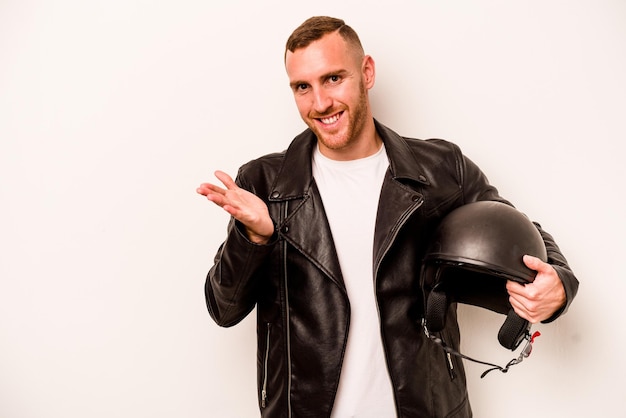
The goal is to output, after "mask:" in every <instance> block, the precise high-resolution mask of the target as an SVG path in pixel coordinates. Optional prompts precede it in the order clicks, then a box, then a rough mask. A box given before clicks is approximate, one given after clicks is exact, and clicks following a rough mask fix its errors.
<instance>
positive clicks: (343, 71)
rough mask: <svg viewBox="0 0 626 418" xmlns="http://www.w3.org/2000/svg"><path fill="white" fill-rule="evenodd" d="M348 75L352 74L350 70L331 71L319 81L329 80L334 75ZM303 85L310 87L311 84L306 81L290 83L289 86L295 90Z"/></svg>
mask: <svg viewBox="0 0 626 418" xmlns="http://www.w3.org/2000/svg"><path fill="white" fill-rule="evenodd" d="M347 74H350V72H349V71H348V70H345V69H340V70H336V71H329V72H327V73H324V74H322V75H321V76H320V77H319V80H327V79H328V78H329V77H331V76H334V75H339V76H342V77H343V76H346V75H347ZM301 84H306V85H309V84H310V83H308V82H306V81H297V80H295V81H292V82H290V83H289V86H290V87H291V88H292V89H293V88H296V87H297V86H299V85H301Z"/></svg>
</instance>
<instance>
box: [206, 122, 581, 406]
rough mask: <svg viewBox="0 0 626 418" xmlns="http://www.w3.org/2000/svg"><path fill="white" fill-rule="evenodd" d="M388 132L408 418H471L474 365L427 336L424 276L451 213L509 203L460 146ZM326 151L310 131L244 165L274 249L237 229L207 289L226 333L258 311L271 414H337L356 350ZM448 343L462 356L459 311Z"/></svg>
mask: <svg viewBox="0 0 626 418" xmlns="http://www.w3.org/2000/svg"><path fill="white" fill-rule="evenodd" d="M376 128H377V130H378V133H379V134H380V136H381V137H382V139H383V142H384V143H385V147H386V151H387V155H388V157H389V162H390V167H389V170H388V172H387V174H386V177H385V181H384V184H383V187H382V191H381V194H380V203H379V210H378V217H377V221H376V231H375V237H374V265H373V266H372V269H373V271H374V280H375V287H376V292H377V300H378V310H379V313H380V321H381V333H382V339H383V344H384V349H385V355H386V358H387V363H388V367H389V373H390V376H391V381H392V384H393V389H394V394H395V402H396V409H397V414H398V417H420V418H422V417H471V416H472V413H471V409H470V405H469V400H468V395H467V389H466V384H465V372H464V369H463V365H462V364H461V362H460V361H457V359H456V358H452V359H451V361H450V360H449V359H448V358H447V357H446V355H445V354H444V352H443V351H442V349H441V348H440V347H439V346H437V345H436V344H434V343H433V342H432V341H430V340H428V339H427V338H426V337H425V335H424V333H423V331H422V329H421V328H420V319H421V317H422V312H423V296H422V293H421V290H420V286H419V272H420V266H421V260H422V258H423V254H424V251H425V246H426V244H427V242H428V240H429V237H430V236H431V233H432V232H433V228H434V227H435V226H436V225H437V224H438V221H439V220H440V219H441V218H442V217H443V216H445V215H446V214H447V213H448V212H450V211H451V210H452V209H454V208H456V207H458V206H460V205H463V204H466V203H469V202H473V201H477V200H498V201H504V200H503V199H502V198H501V197H500V196H499V195H498V192H497V190H496V189H495V188H494V187H492V186H491V185H489V183H488V181H487V179H486V177H485V176H484V175H483V173H482V172H481V171H480V170H479V169H478V167H477V166H476V165H475V164H474V163H472V162H471V161H470V160H469V159H467V158H466V157H464V156H463V155H462V154H461V152H460V150H459V148H458V147H457V146H455V145H454V144H451V143H449V142H446V141H443V140H427V141H423V140H416V139H408V138H403V137H400V136H399V135H397V134H396V133H395V132H393V131H391V130H390V129H388V128H386V127H385V126H383V125H381V124H379V123H378V122H376ZM315 144H316V138H315V136H314V134H313V133H312V132H311V131H309V130H306V131H304V132H303V133H302V134H300V135H299V136H297V137H296V138H295V139H294V141H293V142H292V143H291V145H290V146H289V148H288V149H287V151H285V152H282V153H276V154H271V155H267V156H264V157H262V158H259V159H257V160H254V161H251V162H249V163H248V164H246V165H244V166H243V167H241V169H240V170H239V173H238V176H237V183H238V184H239V185H240V186H241V187H243V188H245V189H247V190H250V191H252V192H253V193H255V194H256V195H258V196H259V197H261V198H262V199H263V200H264V201H265V202H266V203H267V206H268V208H269V212H270V215H271V217H272V219H273V220H274V222H275V224H276V233H275V234H274V237H273V238H272V240H271V241H270V242H269V243H268V244H267V245H256V244H253V243H252V242H250V241H249V240H248V239H247V238H246V236H245V233H244V232H243V229H242V227H241V225H239V224H238V222H236V221H233V220H231V222H230V224H229V228H228V235H227V239H226V241H225V242H224V243H223V244H222V246H221V247H220V249H219V251H218V252H217V255H216V257H215V264H214V266H213V267H212V268H211V270H210V272H209V274H208V277H207V280H206V287H205V291H206V301H207V305H208V308H209V312H210V314H211V316H212V318H213V319H214V320H215V321H216V322H217V323H218V324H219V325H221V326H232V325H235V324H236V323H238V322H239V321H241V320H242V319H243V318H244V317H245V316H246V315H247V314H248V313H250V311H252V310H253V308H254V307H255V306H256V307H257V318H258V322H257V332H258V351H257V365H258V385H259V395H258V396H259V407H260V410H261V414H262V416H263V417H294V418H295V417H311V418H321V417H328V416H330V412H331V409H332V406H333V401H334V398H335V394H336V391H337V385H338V382H339V373H340V371H341V363H342V358H343V354H344V349H345V346H346V340H347V334H348V327H349V323H350V303H349V301H348V297H347V294H346V290H345V287H344V283H343V279H342V276H341V270H340V268H339V262H338V260H337V254H336V252H335V248H334V245H333V239H332V236H331V232H330V228H329V225H328V222H327V220H326V217H325V214H324V209H323V205H322V201H321V198H320V195H319V192H318V190H317V187H316V185H315V181H314V180H313V177H312V174H311V152H312V150H313V147H314V146H315ZM537 227H538V228H539V230H540V231H541V233H542V235H543V237H544V241H545V243H546V246H547V249H548V256H549V262H550V263H551V264H553V265H554V266H555V268H556V269H557V271H558V274H559V276H560V278H561V280H562V281H563V283H564V285H565V290H566V293H567V305H569V303H570V302H571V300H572V299H573V297H574V295H575V293H576V291H577V287H578V281H577V280H576V278H575V277H574V275H573V274H572V272H571V271H570V269H569V267H568V266H567V262H566V260H565V259H564V257H563V256H562V254H561V253H560V251H559V249H558V247H557V246H556V244H555V243H554V241H553V239H552V237H551V236H550V235H548V234H547V233H545V232H544V231H542V230H541V228H540V227H539V225H537ZM354 239H355V240H358V239H359V237H358V236H355V237H354ZM566 308H567V306H566V307H564V309H562V310H561V311H560V312H558V313H557V314H556V315H555V316H554V318H556V317H557V316H558V315H560V314H561V313H563V312H564V311H565V310H566ZM554 318H551V319H554ZM372 326H375V325H374V324H372ZM442 337H443V339H444V340H445V341H446V343H447V344H448V345H451V346H452V347H454V348H457V349H458V346H459V340H460V336H459V328H458V324H457V320H456V307H455V306H451V307H450V310H449V313H448V317H447V318H446V329H445V330H444V332H442ZM494 337H495V331H494Z"/></svg>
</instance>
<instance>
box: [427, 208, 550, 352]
mask: <svg viewBox="0 0 626 418" xmlns="http://www.w3.org/2000/svg"><path fill="white" fill-rule="evenodd" d="M524 254H529V255H532V256H535V257H537V258H540V259H541V260H543V261H546V260H547V254H546V248H545V244H544V242H543V239H542V237H541V235H540V234H539V231H538V230H537V228H536V227H535V226H534V225H533V223H532V222H531V221H530V220H529V219H528V218H527V217H526V216H525V215H523V214H522V213H521V212H519V211H518V210H517V209H515V208H513V207H512V206H509V205H507V204H504V203H501V202H495V201H481V202H475V203H470V204H467V205H464V206H460V207H459V208H457V209H455V210H453V211H452V212H450V213H449V214H448V215H447V216H445V217H444V219H443V220H442V221H441V223H440V225H439V226H438V227H437V229H436V230H435V233H434V235H433V239H432V241H431V243H430V246H429V247H428V250H427V252H426V256H425V258H424V260H423V265H422V278H421V280H422V289H423V290H424V295H425V298H426V300H425V311H426V312H425V322H426V327H427V328H428V330H429V331H431V332H438V331H441V330H442V329H443V328H444V326H445V316H446V311H447V308H448V306H449V304H450V303H453V302H458V303H465V304H468V305H474V306H478V307H482V308H486V309H489V310H491V311H494V312H497V313H501V314H505V315H507V318H506V320H505V322H504V324H503V325H502V327H501V328H500V331H499V333H498V341H499V342H500V344H501V345H502V346H503V347H505V348H508V349H510V350H515V348H517V346H518V345H519V344H520V342H521V341H522V340H523V339H524V337H525V336H526V335H527V334H528V332H529V329H530V324H529V322H528V321H526V320H525V319H522V318H521V317H519V316H518V315H517V314H516V313H515V312H514V311H513V309H512V307H511V304H510V302H509V295H508V293H507V291H506V287H505V286H506V281H507V280H514V281H516V282H519V283H522V284H526V283H531V282H532V281H533V280H534V279H535V275H536V274H537V273H536V272H535V271H534V270H531V269H529V268H528V267H526V265H525V264H524V262H523V261H522V258H523V256H524Z"/></svg>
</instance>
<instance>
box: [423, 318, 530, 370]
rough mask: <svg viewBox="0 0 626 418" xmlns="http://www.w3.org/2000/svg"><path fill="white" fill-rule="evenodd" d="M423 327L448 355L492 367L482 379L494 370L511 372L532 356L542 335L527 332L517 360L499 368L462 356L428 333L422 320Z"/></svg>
mask: <svg viewBox="0 0 626 418" xmlns="http://www.w3.org/2000/svg"><path fill="white" fill-rule="evenodd" d="M422 327H423V328H424V334H425V335H426V336H427V337H428V338H429V339H430V340H431V341H433V342H435V343H436V344H437V345H439V346H440V347H441V348H443V350H444V351H445V352H446V353H448V354H451V355H453V356H456V357H459V358H462V359H465V360H469V361H472V362H474V363H479V364H484V365H485V366H490V368H489V369H487V370H485V371H484V372H483V374H481V375H480V378H481V379H482V378H483V377H485V376H486V375H487V374H488V373H489V372H491V371H494V370H500V371H501V372H502V373H506V372H508V371H509V368H510V367H511V366H515V365H516V364H519V363H521V362H522V361H523V360H524V359H525V358H527V357H529V356H530V353H531V352H532V350H533V343H534V342H535V338H537V337H539V336H540V335H541V333H540V332H539V331H535V332H534V333H533V334H532V335H531V334H530V331H529V330H526V332H525V334H524V338H523V339H522V341H523V340H526V345H525V346H524V348H523V349H522V350H521V351H520V354H519V356H518V357H517V358H514V359H512V360H511V361H509V362H508V363H507V364H506V365H505V366H504V367H502V366H498V365H497V364H493V363H489V362H486V361H481V360H476V359H474V358H472V357H469V356H466V355H465V354H462V353H460V352H458V351H456V350H455V349H453V348H451V347H449V346H448V345H447V344H446V343H445V341H443V339H442V338H441V336H439V337H438V336H436V335H434V334H432V333H431V332H429V331H428V327H427V326H426V320H425V319H422ZM520 342H521V341H520Z"/></svg>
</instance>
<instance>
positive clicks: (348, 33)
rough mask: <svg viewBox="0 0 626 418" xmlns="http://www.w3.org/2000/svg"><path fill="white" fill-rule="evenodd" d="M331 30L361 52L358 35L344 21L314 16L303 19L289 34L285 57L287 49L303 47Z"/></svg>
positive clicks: (292, 50) (291, 50) (361, 47)
mask: <svg viewBox="0 0 626 418" xmlns="http://www.w3.org/2000/svg"><path fill="white" fill-rule="evenodd" d="M333 32H338V33H339V34H340V35H341V37H342V38H343V39H344V40H345V41H346V42H348V43H349V44H351V45H352V46H353V47H355V48H357V50H358V51H359V52H361V53H362V52H363V46H362V45H361V40H360V39H359V35H357V33H356V32H355V31H354V29H352V28H351V27H350V26H348V25H346V22H344V21H343V20H341V19H337V18H334V17H328V16H314V17H310V18H308V19H307V20H305V21H304V22H303V23H302V24H301V25H300V26H298V27H297V28H296V30H294V31H293V33H292V34H291V36H289V39H287V44H286V45H285V57H287V51H290V52H294V51H295V50H296V49H299V48H305V47H307V46H309V44H311V43H312V42H314V41H317V40H319V39H321V38H322V37H323V36H324V35H327V34H329V33H333Z"/></svg>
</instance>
